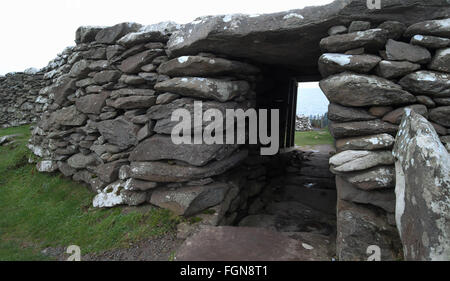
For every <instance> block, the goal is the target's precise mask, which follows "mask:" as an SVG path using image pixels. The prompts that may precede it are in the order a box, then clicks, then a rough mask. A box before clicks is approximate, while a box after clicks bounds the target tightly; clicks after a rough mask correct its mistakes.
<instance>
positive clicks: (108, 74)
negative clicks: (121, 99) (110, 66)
mask: <svg viewBox="0 0 450 281" xmlns="http://www.w3.org/2000/svg"><path fill="white" fill-rule="evenodd" d="M120 76H121V73H120V71H117V70H104V71H100V72H97V73H96V74H95V75H94V77H93V79H94V82H95V83H97V84H99V85H102V84H106V83H109V82H115V81H117V80H118V79H119V78H120Z"/></svg>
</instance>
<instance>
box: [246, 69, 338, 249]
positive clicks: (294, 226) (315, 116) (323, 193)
mask: <svg viewBox="0 0 450 281" xmlns="http://www.w3.org/2000/svg"><path fill="white" fill-rule="evenodd" d="M273 77H274V76H272V78H273ZM271 82H272V83H270V84H268V83H265V84H263V85H261V87H262V88H264V89H265V91H260V92H258V94H257V104H258V107H259V108H265V109H279V112H280V124H279V126H280V152H279V153H278V154H277V155H276V156H273V157H269V158H270V159H268V160H267V161H266V163H265V164H264V165H265V174H264V182H265V187H264V189H263V192H262V193H260V194H259V195H258V196H257V197H256V198H254V199H253V200H251V201H249V206H248V209H247V212H246V214H245V215H243V216H238V220H237V225H239V226H247V227H263V228H268V229H271V230H275V231H277V232H283V233H286V234H289V235H301V236H302V235H303V236H304V235H307V236H308V237H313V238H314V239H316V240H320V241H323V245H324V246H325V247H327V248H329V249H330V255H333V251H335V247H334V241H335V236H336V201H337V199H336V198H337V196H336V188H335V181H334V176H333V175H332V174H331V172H330V171H329V165H328V160H329V158H330V157H331V155H332V151H333V147H334V145H333V138H332V137H331V136H330V135H329V133H328V128H327V125H328V119H327V111H328V100H327V99H326V97H325V96H324V95H323V93H322V92H321V91H320V88H319V87H318V83H317V82H315V83H299V82H298V79H297V78H294V77H291V76H288V75H286V74H285V75H284V76H283V75H279V76H276V77H275V79H273V81H271ZM320 95H322V96H320ZM314 108H316V109H314ZM305 109H308V111H306V110H305ZM314 110H315V111H314ZM301 115H304V116H301ZM303 117H305V118H304V119H305V120H308V124H309V125H307V127H308V128H307V130H305V129H304V128H300V127H301V126H300V125H301V124H299V119H302V118H303ZM300 129H301V130H300ZM301 134H306V136H302V135H301ZM308 134H309V135H308ZM314 141H315V142H317V143H318V145H319V146H318V148H319V149H316V146H315V143H314ZM302 142H303V143H302Z"/></svg>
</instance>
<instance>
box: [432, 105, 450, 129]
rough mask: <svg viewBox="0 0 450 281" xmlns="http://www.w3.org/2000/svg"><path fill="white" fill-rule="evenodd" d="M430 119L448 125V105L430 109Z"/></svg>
mask: <svg viewBox="0 0 450 281" xmlns="http://www.w3.org/2000/svg"><path fill="white" fill-rule="evenodd" d="M430 119H431V120H432V121H434V122H436V123H438V124H439V125H442V126H445V127H450V106H441V107H436V108H434V109H432V110H431V111H430Z"/></svg>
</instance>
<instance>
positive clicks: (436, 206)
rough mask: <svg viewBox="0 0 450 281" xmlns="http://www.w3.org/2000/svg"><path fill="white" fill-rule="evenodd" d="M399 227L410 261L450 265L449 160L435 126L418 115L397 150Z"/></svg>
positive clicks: (407, 122)
mask: <svg viewBox="0 0 450 281" xmlns="http://www.w3.org/2000/svg"><path fill="white" fill-rule="evenodd" d="M393 153H394V155H395V157H396V163H395V166H396V174H397V175H396V178H397V180H396V181H397V184H396V187H395V193H396V197H397V203H396V214H395V217H396V222H397V228H398V230H399V233H400V236H401V239H402V242H403V251H404V255H405V259H406V260H434V261H442V260H450V228H449V225H450V157H449V154H448V152H447V150H446V149H445V147H444V146H443V145H442V143H441V142H440V140H439V137H438V135H437V134H436V131H435V130H434V128H433V126H432V125H431V124H430V123H429V122H428V121H427V120H426V119H425V118H423V117H422V116H420V115H419V114H416V113H415V112H414V111H408V113H407V114H406V115H405V117H404V118H403V121H402V124H401V126H400V130H399V132H398V134H397V139H396V144H395V146H394V152H393Z"/></svg>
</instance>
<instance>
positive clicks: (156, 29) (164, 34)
mask: <svg viewBox="0 0 450 281" xmlns="http://www.w3.org/2000/svg"><path fill="white" fill-rule="evenodd" d="M178 27H179V26H178V25H177V24H176V23H174V22H161V23H158V24H152V25H147V26H143V27H141V28H140V29H139V30H138V31H136V32H132V33H129V34H127V35H125V36H123V37H122V38H120V39H119V40H118V41H117V43H118V44H120V45H124V46H127V47H129V46H133V45H137V44H140V43H145V42H167V41H168V40H169V35H170V34H171V33H172V32H173V31H175V30H177V29H178Z"/></svg>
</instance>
